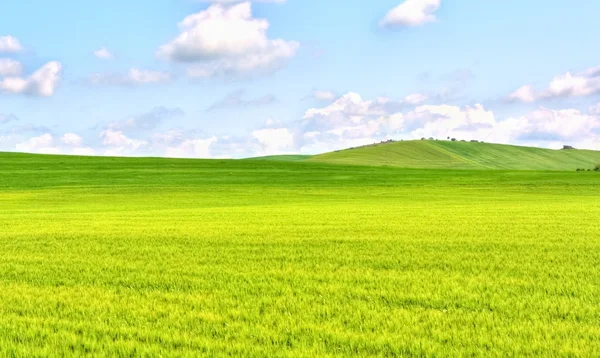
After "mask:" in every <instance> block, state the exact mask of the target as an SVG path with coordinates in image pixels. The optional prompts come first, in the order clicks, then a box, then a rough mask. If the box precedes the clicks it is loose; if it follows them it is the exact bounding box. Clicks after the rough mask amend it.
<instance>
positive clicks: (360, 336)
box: [0, 154, 600, 357]
mask: <svg viewBox="0 0 600 358" xmlns="http://www.w3.org/2000/svg"><path fill="white" fill-rule="evenodd" d="M599 193H600V176H599V175H598V173H593V172H592V173H587V172H586V173H576V172H537V171H529V172H527V171H523V172H515V171H485V170H474V171H469V170H455V171H453V170H421V169H398V168H386V167H371V168H369V167H361V166H343V165H324V164H319V163H308V162H285V161H284V162H271V161H252V160H245V161H224V160H217V161H203V160H167V159H118V158H77V157H54V156H30V155H17V154H0V356H13V357H36V356H44V357H46V356H50V357H52V356H55V357H62V356H94V357H102V356H126V357H130V356H145V357H159V356H162V357H170V356H183V357H185V356H187V357H197V356H240V357H265V356H269V357H315V356H324V357H348V356H382V357H383V356H385V357H390V356H400V357H402V356H406V357H414V356H437V357H456V356H478V357H493V356H502V357H504V356H543V357H548V356H588V357H589V356H599V355H600V229H599V226H598V222H599V218H600V200H599Z"/></svg>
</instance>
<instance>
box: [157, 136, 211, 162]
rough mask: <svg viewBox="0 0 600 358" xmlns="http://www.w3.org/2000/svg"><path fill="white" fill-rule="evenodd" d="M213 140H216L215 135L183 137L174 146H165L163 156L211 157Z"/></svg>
mask: <svg viewBox="0 0 600 358" xmlns="http://www.w3.org/2000/svg"><path fill="white" fill-rule="evenodd" d="M215 142H217V137H210V138H206V139H185V140H183V141H182V142H181V143H179V144H177V145H175V146H169V147H167V148H166V150H165V151H164V156H165V157H171V158H211V157H212V153H211V146H212V145H213V144H214V143H215Z"/></svg>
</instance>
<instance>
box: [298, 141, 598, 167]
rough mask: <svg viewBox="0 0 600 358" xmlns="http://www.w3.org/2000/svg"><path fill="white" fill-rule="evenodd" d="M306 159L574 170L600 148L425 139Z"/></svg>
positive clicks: (590, 163)
mask: <svg viewBox="0 0 600 358" xmlns="http://www.w3.org/2000/svg"><path fill="white" fill-rule="evenodd" d="M308 160H309V161H313V162H321V163H336V164H346V165H378V166H382V165H387V166H396V167H404V168H439V169H488V170H490V169H503V170H576V169H577V168H586V169H591V168H593V167H594V165H596V164H597V163H598V162H600V151H591V150H550V149H542V148H534V147H519V146H513V145H502V144H489V143H471V142H451V141H434V140H424V141H403V142H394V143H383V144H379V145H373V146H367V147H361V148H356V149H348V150H343V151H339V152H332V153H325V154H321V155H317V156H314V157H312V158H310V159H308Z"/></svg>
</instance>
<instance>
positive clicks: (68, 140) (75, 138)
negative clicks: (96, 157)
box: [60, 133, 83, 147]
mask: <svg viewBox="0 0 600 358" xmlns="http://www.w3.org/2000/svg"><path fill="white" fill-rule="evenodd" d="M60 141H61V142H62V143H64V144H66V145H69V146H73V147H79V146H81V145H82V144H83V138H81V136H80V135H78V134H75V133H65V134H64V135H63V136H62V138H60Z"/></svg>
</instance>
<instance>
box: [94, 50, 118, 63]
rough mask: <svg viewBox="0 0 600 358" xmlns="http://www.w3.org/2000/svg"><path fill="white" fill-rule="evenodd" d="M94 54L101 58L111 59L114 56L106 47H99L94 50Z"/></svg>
mask: <svg viewBox="0 0 600 358" xmlns="http://www.w3.org/2000/svg"><path fill="white" fill-rule="evenodd" d="M94 56H96V57H97V58H99V59H101V60H111V59H112V58H113V57H114V56H113V54H112V52H110V51H109V50H108V49H107V48H106V47H101V48H99V49H97V50H96V51H94Z"/></svg>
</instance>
